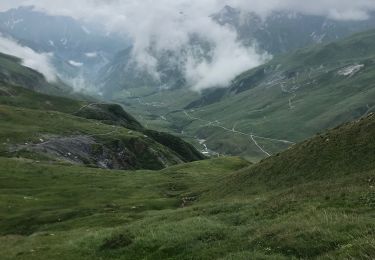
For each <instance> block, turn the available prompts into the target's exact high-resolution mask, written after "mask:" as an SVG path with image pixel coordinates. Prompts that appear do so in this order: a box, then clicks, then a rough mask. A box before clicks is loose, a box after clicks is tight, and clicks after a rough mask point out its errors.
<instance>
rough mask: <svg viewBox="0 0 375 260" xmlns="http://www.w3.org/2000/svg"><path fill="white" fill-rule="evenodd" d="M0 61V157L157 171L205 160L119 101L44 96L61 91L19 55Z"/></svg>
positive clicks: (189, 147) (194, 150)
mask: <svg viewBox="0 0 375 260" xmlns="http://www.w3.org/2000/svg"><path fill="white" fill-rule="evenodd" d="M0 61H1V63H0V71H1V73H2V74H0V119H1V121H0V129H1V131H0V139H1V142H0V153H1V155H3V156H8V157H13V156H18V157H24V158H32V159H38V160H41V161H50V160H52V161H56V160H57V161H63V162H68V163H74V164H77V163H78V164H85V165H91V166H99V167H104V168H116V169H161V168H163V167H166V166H170V165H174V164H177V163H181V162H190V161H195V160H201V159H203V158H204V156H203V155H202V154H200V153H199V152H198V151H197V150H196V149H195V148H194V147H193V146H191V145H190V144H188V143H186V142H184V141H182V140H180V139H178V138H176V137H174V136H171V135H168V134H164V133H158V132H153V131H149V130H148V129H146V128H144V127H143V126H142V125H141V124H140V123H139V122H138V121H137V120H136V119H135V118H134V117H132V116H131V115H130V114H128V113H127V112H125V111H124V110H123V108H122V107H121V106H120V105H116V104H105V103H100V102H88V101H81V100H77V99H72V98H68V97H60V96H53V95H50V94H45V93H51V92H52V93H55V94H62V95H64V93H63V92H61V91H60V89H55V86H54V85H51V84H49V83H47V82H46V81H45V79H44V78H43V76H42V75H40V74H39V73H37V72H35V71H33V70H31V69H28V68H25V67H23V66H22V65H20V64H19V60H18V59H16V58H13V57H9V56H6V55H1V56H0ZM33 79H35V81H33ZM15 84H16V85H15ZM35 90H36V91H35ZM40 92H43V93H44V94H43V93H40ZM69 96H70V95H69Z"/></svg>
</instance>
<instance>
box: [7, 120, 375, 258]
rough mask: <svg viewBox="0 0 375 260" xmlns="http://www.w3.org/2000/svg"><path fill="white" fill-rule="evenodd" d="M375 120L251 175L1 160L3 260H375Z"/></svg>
mask: <svg viewBox="0 0 375 260" xmlns="http://www.w3.org/2000/svg"><path fill="white" fill-rule="evenodd" d="M374 126H375V115H374V114H371V115H370V116H368V117H366V118H364V119H363V120H361V121H358V122H354V123H350V124H347V125H344V126H342V127H340V128H336V129H333V130H331V131H329V132H328V133H326V134H322V135H320V136H316V137H314V138H312V139H310V140H308V141H306V142H303V143H301V144H297V145H295V146H293V147H292V148H290V149H289V150H287V151H285V152H283V153H281V154H279V155H275V156H273V157H271V158H268V159H265V160H263V161H262V162H260V163H258V164H255V165H249V163H248V162H246V161H243V160H241V159H238V158H220V159H215V160H206V161H199V162H194V163H189V164H182V165H178V166H174V167H170V168H168V169H165V170H162V171H136V172H127V171H109V170H100V169H90V168H83V167H76V166H68V165H51V164H44V163H38V162H36V161H32V160H20V159H6V158H0V164H1V165H2V167H1V168H0V178H1V182H0V202H1V203H0V212H1V213H0V214H1V215H0V217H1V219H2V221H1V222H0V241H1V243H0V257H1V258H2V259H72V258H80V259H103V258H105V259H373V258H374V256H375V241H374V234H375V223H374V221H373V220H374V217H375V215H374V214H375V194H374V187H375V164H374V161H375V160H374V159H375V154H374V148H375V139H374V136H375V132H374V131H375V127H374Z"/></svg>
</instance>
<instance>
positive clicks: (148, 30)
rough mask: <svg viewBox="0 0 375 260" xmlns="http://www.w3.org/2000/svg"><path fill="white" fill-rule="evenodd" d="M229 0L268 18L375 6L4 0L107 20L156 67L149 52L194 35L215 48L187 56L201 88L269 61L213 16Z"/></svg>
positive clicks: (180, 44) (369, 2)
mask: <svg viewBox="0 0 375 260" xmlns="http://www.w3.org/2000/svg"><path fill="white" fill-rule="evenodd" d="M226 4H228V5H230V6H232V7H237V8H240V9H241V10H244V11H245V10H246V11H253V12H256V13H258V14H260V15H262V16H266V15H268V14H270V13H271V12H272V11H275V10H291V11H297V12H302V13H305V14H314V15H324V16H327V17H329V18H331V19H336V20H364V19H367V18H368V12H370V11H374V10H375V0H314V1H305V0H261V1H259V0H53V1H51V0H1V5H0V9H1V10H6V9H9V8H12V7H17V6H20V5H34V6H36V7H37V8H38V9H39V10H44V11H45V12H48V13H50V14H60V15H69V16H73V17H75V18H79V19H84V20H87V21H95V22H96V23H101V24H103V26H105V27H106V28H107V29H108V30H111V31H115V32H119V33H124V34H126V35H128V36H130V37H131V38H132V39H133V41H134V51H133V57H134V58H135V59H136V60H137V61H138V63H139V64H141V65H142V66H144V67H146V68H147V69H148V70H149V71H154V70H155V66H156V60H155V57H154V56H152V55H150V53H149V52H148V51H147V50H148V49H149V47H150V46H151V45H152V46H153V49H154V50H156V51H163V50H172V51H174V52H177V53H178V52H181V51H182V50H184V53H196V50H193V49H190V50H188V51H186V50H185V49H186V46H187V43H188V42H189V36H191V35H192V34H194V35H198V36H199V37H200V38H202V39H204V40H206V41H207V42H210V43H211V44H212V46H215V47H214V49H213V51H212V55H213V59H212V60H210V61H207V60H203V61H202V60H201V59H196V58H195V57H194V56H188V57H184V69H185V75H186V78H187V79H188V81H189V82H190V84H191V85H192V86H193V87H194V88H195V89H204V88H207V87H211V86H213V85H216V86H218V85H225V84H227V83H228V82H229V81H230V80H231V79H233V77H234V76H235V75H237V74H239V73H241V72H242V71H244V70H246V69H249V68H251V67H254V66H257V65H259V64H261V63H262V62H264V61H265V60H266V59H267V58H268V56H267V55H264V54H260V53H257V52H256V51H255V49H254V48H252V47H245V46H243V45H241V43H239V42H238V41H237V35H236V33H235V32H234V31H232V30H231V29H230V28H227V27H223V26H220V25H218V24H217V23H215V22H214V21H212V20H211V19H210V18H209V16H210V15H211V14H213V13H215V12H217V11H219V10H220V9H221V8H222V7H223V6H225V5H226Z"/></svg>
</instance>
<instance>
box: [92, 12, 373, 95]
mask: <svg viewBox="0 0 375 260" xmlns="http://www.w3.org/2000/svg"><path fill="white" fill-rule="evenodd" d="M212 19H214V20H215V21H217V22H218V23H219V24H222V25H226V26H230V27H232V28H233V29H234V30H235V31H236V32H237V34H238V37H239V40H240V41H241V42H242V43H243V44H244V45H245V46H254V45H255V46H257V49H258V50H259V51H260V52H264V51H266V52H268V53H269V54H272V55H274V56H275V55H276V56H277V55H279V54H283V53H287V52H290V51H293V50H296V49H299V48H303V47H307V46H310V45H314V44H319V43H328V42H332V41H335V40H338V39H342V38H344V37H346V36H349V35H351V34H353V33H356V32H361V31H365V30H369V29H372V28H375V15H371V17H370V19H368V20H364V21H335V20H331V19H328V18H326V17H324V16H314V15H304V14H300V13H294V12H275V13H273V14H271V15H269V16H268V17H267V18H264V19H263V18H262V17H260V16H258V15H256V14H255V13H245V14H244V13H242V12H240V11H239V10H236V9H234V8H231V7H229V6H226V7H224V8H223V9H222V10H221V11H220V12H218V13H217V14H213V15H212ZM192 41H194V42H195V44H198V45H199V44H200V45H204V44H205V43H204V42H200V41H199V39H198V40H197V39H194V40H192ZM206 49H207V52H209V47H208V48H207V47H206ZM131 50H132V49H131V47H129V48H128V49H124V50H122V51H121V52H119V53H118V54H117V55H116V58H115V59H114V60H112V61H111V62H110V63H108V64H107V65H106V66H105V67H104V68H103V69H102V70H101V72H100V75H101V77H100V79H99V81H98V85H99V86H101V89H102V91H103V93H104V94H105V96H106V97H108V98H110V97H111V96H112V95H113V94H114V95H116V91H120V90H122V89H129V88H133V87H134V86H149V87H152V88H153V89H155V90H158V89H161V88H180V87H186V81H185V78H184V73H183V68H182V67H183V65H181V64H176V63H175V61H176V60H178V59H176V57H179V56H180V55H181V53H173V52H165V53H156V54H154V57H156V58H157V61H158V65H157V71H158V72H159V74H160V75H161V78H160V79H158V80H155V78H154V77H152V75H151V74H150V73H148V72H147V71H145V70H142V69H138V68H137V66H136V65H135V64H132V63H131V59H130V58H129V57H130V53H131Z"/></svg>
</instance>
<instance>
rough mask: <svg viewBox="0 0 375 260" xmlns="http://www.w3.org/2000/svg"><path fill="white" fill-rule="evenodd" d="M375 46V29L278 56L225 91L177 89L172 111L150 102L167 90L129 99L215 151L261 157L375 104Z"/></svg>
mask: <svg viewBox="0 0 375 260" xmlns="http://www.w3.org/2000/svg"><path fill="white" fill-rule="evenodd" d="M374 45H375V32H374V31H369V32H365V33H361V34H357V35H354V36H352V37H350V38H347V39H344V40H340V41H338V42H334V43H330V44H326V45H318V46H314V47H311V48H307V49H302V50H299V51H296V52H295V53H292V54H288V55H285V56H281V57H276V58H275V59H273V60H272V61H270V62H269V63H267V64H265V65H263V66H261V67H258V68H255V69H253V70H250V71H248V72H245V73H243V74H242V75H240V76H238V77H237V78H236V79H235V80H234V82H233V84H232V85H231V86H230V87H229V88H227V89H224V90H222V89H220V90H212V91H208V92H207V93H203V94H202V96H201V97H198V98H197V97H196V94H184V95H183V98H184V99H183V100H181V98H180V95H181V93H177V92H176V91H170V92H169V94H170V95H175V96H176V98H173V97H171V96H169V98H168V99H166V100H165V101H164V102H165V107H166V108H168V107H169V104H170V103H171V104H173V105H172V109H169V110H168V111H166V109H165V108H164V109H162V108H154V109H150V108H148V107H146V106H144V105H143V104H151V103H152V102H153V101H155V100H157V101H160V98H159V96H160V94H153V95H147V96H145V97H143V98H142V104H139V103H137V102H138V101H137V102H135V101H132V100H129V99H126V102H128V104H129V105H131V106H133V107H134V109H138V110H139V111H144V112H143V114H144V122H147V123H148V125H149V126H150V127H155V128H157V129H159V128H163V129H169V131H171V132H176V133H178V134H181V133H182V132H183V136H185V137H186V138H188V139H191V138H194V139H204V140H205V141H206V142H205V144H206V145H207V146H208V148H209V149H211V150H213V151H216V152H219V153H224V154H235V155H243V156H246V157H249V158H251V159H255V160H257V159H259V158H263V157H265V156H267V154H275V153H277V152H278V151H280V150H283V149H285V148H286V147H288V146H289V145H290V144H291V143H287V142H283V140H286V141H290V142H299V141H302V140H304V139H305V138H307V137H309V136H311V135H313V134H315V133H317V132H320V131H324V130H325V129H328V128H331V127H334V126H337V125H339V124H341V123H343V122H348V121H351V120H354V119H356V118H359V117H361V116H363V115H365V114H367V113H369V112H371V111H374V110H375V103H374V100H375V88H374V79H375V49H374V48H373V46H374ZM355 66H357V67H355ZM350 68H351V69H354V72H353V73H352V74H350V73H349V70H350ZM356 70H357V71H356ZM344 74H346V75H344ZM179 100H181V102H179ZM187 100H190V103H189V102H187ZM176 101H177V102H179V104H176ZM184 110H185V111H184ZM186 112H187V113H188V115H186ZM140 113H141V112H140ZM160 116H163V118H164V119H163V120H162V119H160ZM233 129H234V130H235V131H233ZM251 134H253V135H254V138H255V141H256V143H257V144H256V143H255V142H254V141H253V140H252V139H251V138H249V136H250V135H251ZM265 138H271V139H265ZM259 146H260V147H261V148H262V149H263V150H264V151H262V149H260V148H259ZM197 147H199V146H197ZM202 149H203V147H202Z"/></svg>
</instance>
